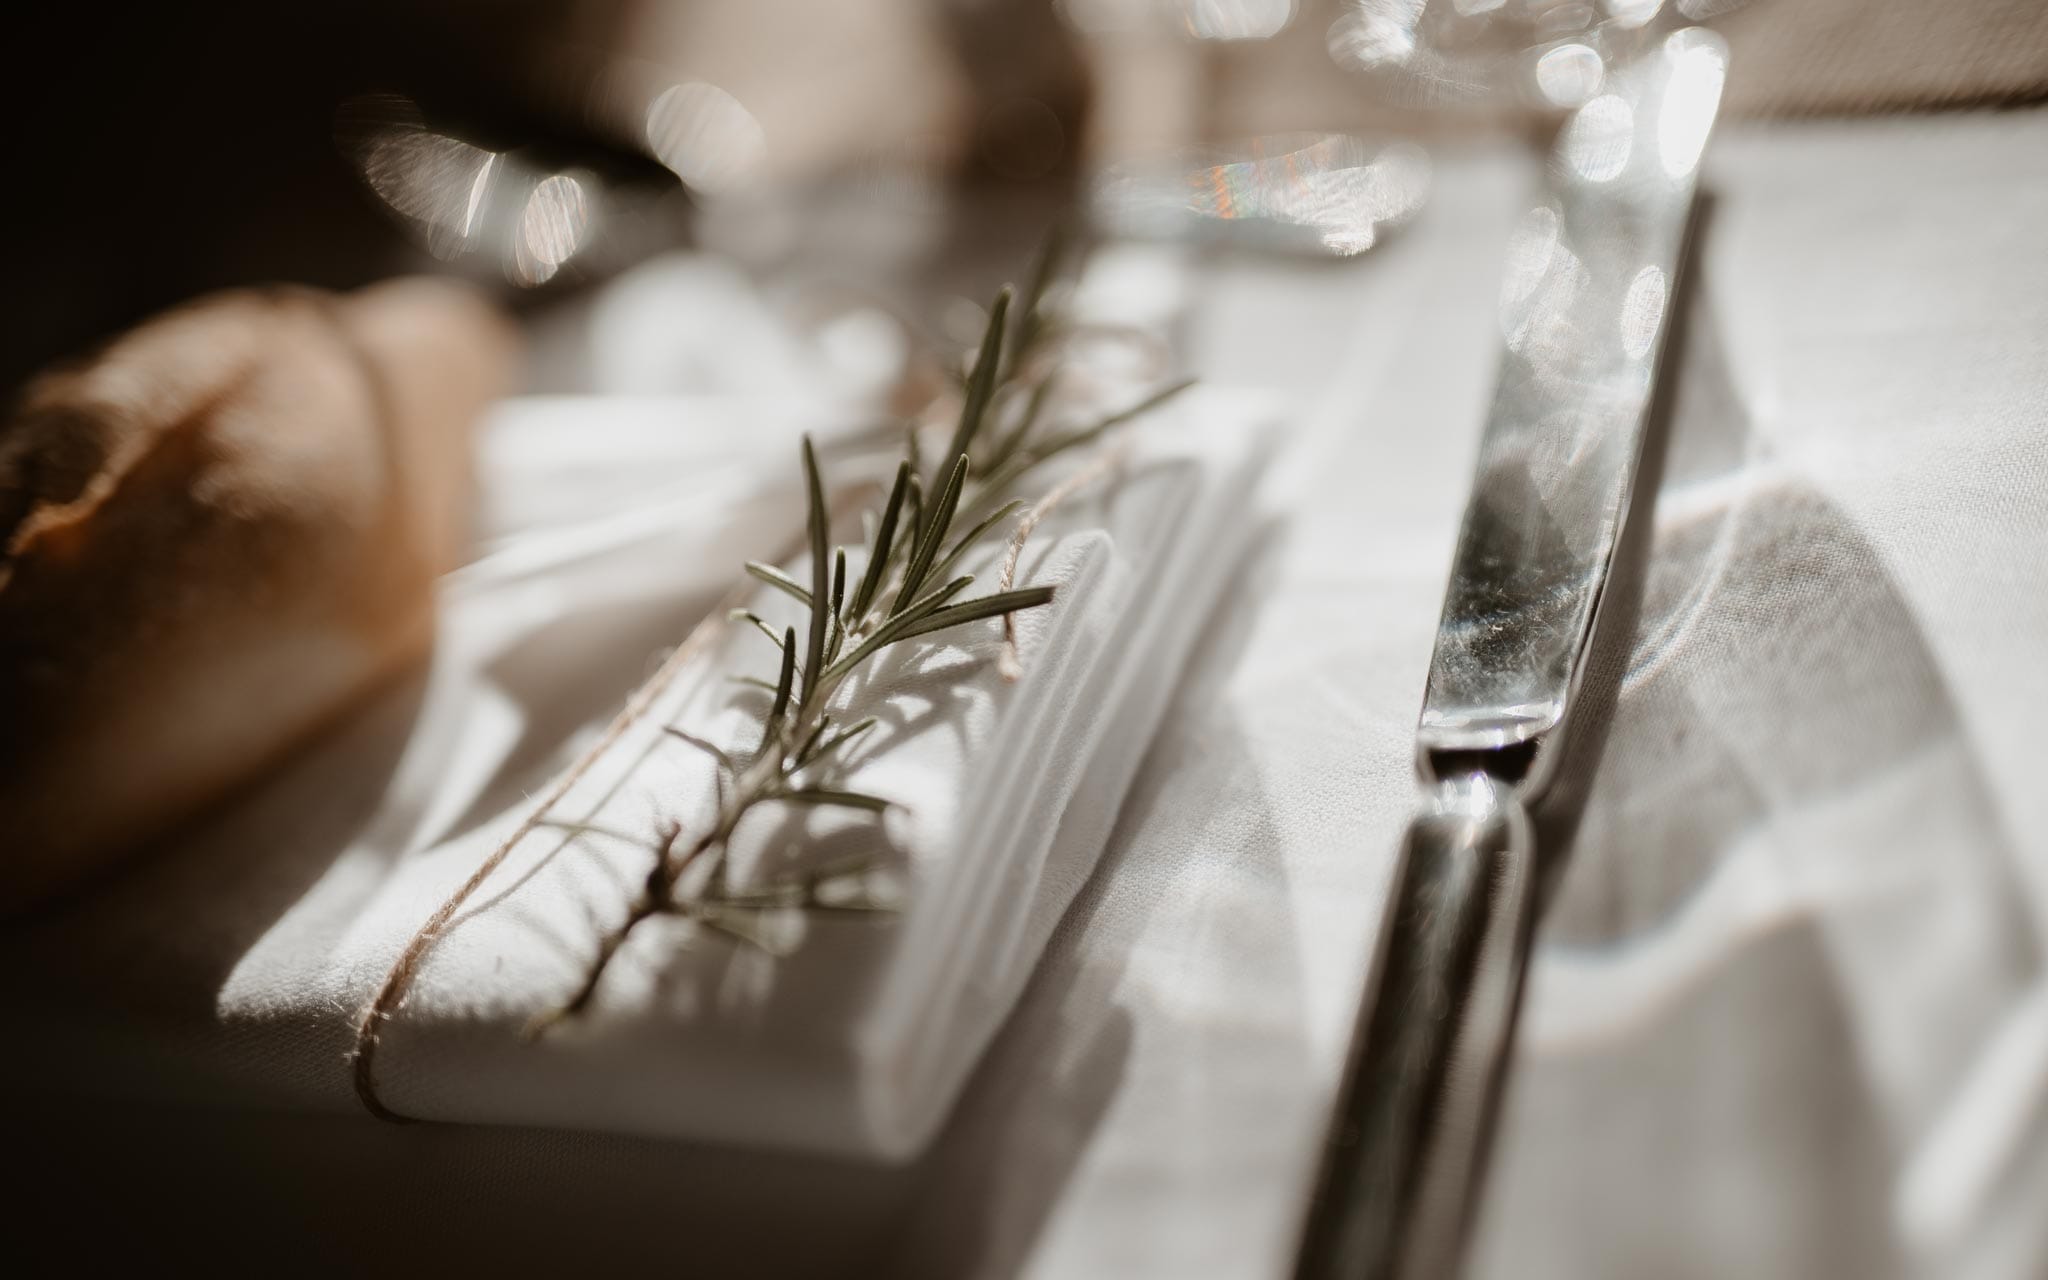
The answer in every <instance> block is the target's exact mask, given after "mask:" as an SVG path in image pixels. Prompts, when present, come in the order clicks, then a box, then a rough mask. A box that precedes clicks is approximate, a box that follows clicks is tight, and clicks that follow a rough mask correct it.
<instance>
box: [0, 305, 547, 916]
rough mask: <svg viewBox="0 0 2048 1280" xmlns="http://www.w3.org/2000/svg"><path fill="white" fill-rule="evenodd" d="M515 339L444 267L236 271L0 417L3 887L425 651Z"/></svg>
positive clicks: (53, 887)
mask: <svg viewBox="0 0 2048 1280" xmlns="http://www.w3.org/2000/svg"><path fill="white" fill-rule="evenodd" d="M512 354H513V347H512V340H511V336H510V333H509V329H508V327H507V326H506V325H505V323H504V322H503V321H502V320H501V319H500V318H499V317H498V316H497V315H496V313H494V312H493V311H491V310H490V309H489V308H488V307H486V306H485V305H484V304H483V303H482V302H481V301H479V300H477V299H476V298H474V297H473V296H471V295H470V294H468V293H467V292H466V291H463V290H460V289H458V288H456V287H455V286H452V285H446V284H440V283H435V282H429V281H418V280H414V281H400V282H396V283H392V284H386V285H381V286H378V287H376V288H372V289H369V290H366V291H365V292H362V293H360V294H356V295H353V296H350V297H341V298H337V297H333V296H329V295H325V294H319V293H314V292H311V291H305V290H271V291H262V292H237V293H229V294H222V295H219V296H216V297H212V298H208V299H205V300H202V301H199V302H196V303H193V304H191V305H189V306H186V307H183V308H180V309H179V310H177V311H174V312H171V313H169V314H167V315H164V316H161V317H159V318H157V319H154V320H152V321H150V322H149V323H147V324H145V325H143V326H142V327H141V328H139V329H136V330H135V331H133V332H132V333H129V334H127V335H125V336H123V337H122V338H120V339H118V340H116V341H115V342H114V343H113V344H112V345H111V346H109V347H108V348H107V349H106V350H105V351H104V352H102V353H101V354H99V355H98V356H97V357H95V358H94V359H92V360H91V361H89V362H88V363H86V364H84V365H82V366H80V367H78V368H75V369H71V370H66V371H63V372H59V373H55V374H50V375H47V376H45V377H44V378H43V379H41V380H40V381H39V382H37V383H35V384H33V385H32V386H31V387H30V388H29V389H28V391H27V392H26V394H25V396H24V398H23V400H22V402H21V405H20V407H19V408H18V409H17V410H16V412H15V413H14V414H13V415H12V416H11V417H10V418H9V419H8V420H7V421H6V423H5V424H4V425H0V830H4V831H5V832H6V835H5V838H4V839H0V911H13V910H18V909H20V908H22V907H24V906H26V905H29V904H32V903H34V902H36V901H39V900H41V899H43V898H46V897H48V896H49V895H51V894H53V893H56V892H58V891H61V890H63V889H65V888H67V887H70V886H73V885H75V884H77V883H79V882H80V881H82V880H83V879H85V878H86V877H88V876H90V875H91V874H92V873H93V872H95V871H96V870H98V869H100V868H102V867H104V866H105V865H106V864H108V863H109V862H110V861H112V860H114V859H116V858H118V857H119V856H121V855H122V854H123V853H125V852H127V851H129V850H132V849H135V848H137V847H138V846H140V845H142V844H144V843H146V842H147V841H149V840H150V839H151V838H152V837H153V836H155V835H157V834H159V833H161V832H163V831H164V830H165V829H166V828H167V827H169V826H171V825H173V824H175V823H177V822H179V821H181V820H183V819H186V818H188V817H190V816H192V815H193V814H195V813H196V812H198V811H199V810H200V809H202V808H204V807H205V806H207V805H208V804H210V803H212V802H214V801H217V800H218V799H220V798H221V797H222V796H224V795H225V794H226V793H227V792H229V791H230V790H231V789H233V788H234V787H235V786H237V785H238V784H240V783H242V782H244V781H246V780H248V779H249V778H251V777H252V776H254V775H255V774H257V773H259V772H260V771H262V770H263V769H265V768H266V767H268V766H269V765H271V764H272V763H273V762H274V761H276V760H277V759H278V758H279V757H280V756H281V755H283V754H284V753H286V752H288V751H289V750H290V749H292V748H293V747H294V746H296V745H298V744H300V743H302V742H304V741H305V740H306V739H307V738H308V737H309V736H311V735H313V734H314V733H315V732H317V731H318V730H319V729H320V728H321V726H322V725H324V724H326V723H327V722H329V721H331V720H333V719H335V718H336V717H337V716H339V715H341V714H342V713H344V712H346V711H347V710H348V709H349V708H350V707H352V706H354V705H355V704H357V703H358V702H359V701H361V700H362V698H363V696H364V695H365V694H366V693H368V692H369V691H370V690H371V689H372V688H373V687H375V686H376V685H377V684H378V683H379V682H381V681H384V680H386V679H387V678H389V677H391V676H392V675H393V674H394V673H396V672H397V671H398V670H399V669H400V668H402V667H403V666H404V665H405V664H406V663H407V662H408V661H409V660H411V659H413V658H415V657H416V656H417V655H419V654H420V653H421V652H422V651H423V649H424V648H425V646H426V644H427V642H428V640H429V638H430V635H431V632H432V626H433V609H432V604H433V585H434V580H435V578H436V577H437V576H438V575H439V574H440V573H441V572H442V571H444V570H445V569H447V568H448V567H450V566H451V565H452V564H453V563H455V562H456V559H457V557H458V555H459V553H460V551H461V548H462V543H463V541H464V539H465V537H466V536H467V527H468V518H469V497H470V492H469V491H470V475H469V473H470V441H469V427H470V422H471V420H472V419H473V418H474V417H475V416H476V413H477V411H478V409H479V408H480V407H481V406H482V405H483V404H484V403H485V402H486V401H488V400H489V399H490V398H491V397H493V396H495V395H498V394H500V393H501V392H502V391H503V390H504V389H505V388H506V384H507V382H508V380H509V377H510V371H511V365H512Z"/></svg>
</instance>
